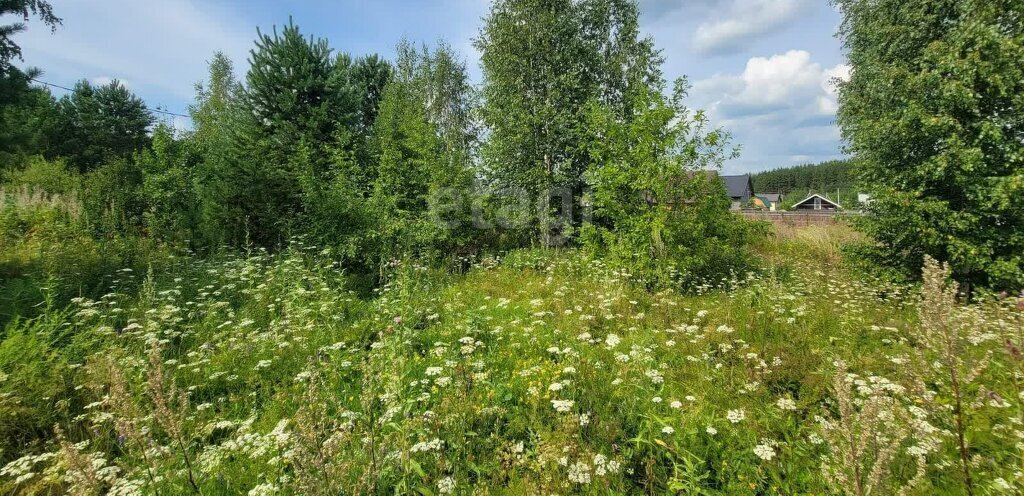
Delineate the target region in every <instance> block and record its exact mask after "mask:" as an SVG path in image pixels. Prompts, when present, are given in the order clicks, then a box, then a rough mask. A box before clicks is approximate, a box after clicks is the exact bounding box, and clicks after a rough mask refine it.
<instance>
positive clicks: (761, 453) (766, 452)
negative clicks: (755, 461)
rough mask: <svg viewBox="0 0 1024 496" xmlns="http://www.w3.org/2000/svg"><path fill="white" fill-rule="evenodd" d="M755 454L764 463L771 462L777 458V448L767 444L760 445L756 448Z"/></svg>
mask: <svg viewBox="0 0 1024 496" xmlns="http://www.w3.org/2000/svg"><path fill="white" fill-rule="evenodd" d="M754 454H755V455H757V457H758V458H760V459H762V460H764V461H769V460H771V459H772V458H775V448H773V447H772V446H771V445H769V444H767V443H765V444H759V445H757V446H754Z"/></svg>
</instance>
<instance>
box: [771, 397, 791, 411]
mask: <svg viewBox="0 0 1024 496" xmlns="http://www.w3.org/2000/svg"><path fill="white" fill-rule="evenodd" d="M775 406H777V407H779V410H782V411H793V410H796V402H795V401H793V400H792V399H791V398H779V401H776V402H775Z"/></svg>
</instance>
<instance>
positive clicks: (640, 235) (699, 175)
mask: <svg viewBox="0 0 1024 496" xmlns="http://www.w3.org/2000/svg"><path fill="white" fill-rule="evenodd" d="M686 90H687V86H686V82H685V80H679V81H677V82H676V85H675V89H674V91H673V94H672V97H671V98H666V97H665V96H663V86H654V87H652V88H650V89H648V90H647V91H636V92H631V93H630V95H629V98H630V99H629V101H628V103H629V105H630V107H631V108H630V109H628V113H629V114H630V115H631V116H632V117H633V118H632V119H630V120H629V121H624V120H622V119H621V118H620V114H619V110H621V109H618V108H616V107H614V106H609V105H603V104H600V103H597V102H595V103H593V104H592V105H591V106H590V109H589V113H588V116H587V125H588V127H589V128H590V129H591V135H592V136H593V137H592V138H591V140H590V141H589V142H587V143H586V146H587V147H588V148H589V151H590V155H591V157H593V159H594V163H595V166H594V168H592V169H591V170H590V171H589V173H588V182H589V184H590V186H591V187H592V188H593V194H592V198H591V200H592V204H593V208H594V222H593V224H591V225H588V226H585V227H584V228H583V238H584V240H585V241H586V244H587V246H588V247H590V248H591V249H592V250H593V251H595V252H596V253H598V254H601V255H604V256H607V257H608V259H609V260H610V261H611V262H612V263H616V264H619V265H621V266H622V267H624V268H625V269H627V270H628V272H629V273H630V274H631V275H632V277H633V278H634V279H635V280H636V281H637V282H639V283H641V284H643V285H645V286H647V287H648V288H663V287H671V288H675V289H692V288H694V287H696V286H698V285H701V284H707V283H711V284H718V283H720V282H721V281H722V280H724V279H726V278H729V277H730V276H732V275H735V274H737V273H742V272H744V271H745V270H747V269H748V268H749V267H751V265H752V263H751V260H752V256H751V254H750V253H749V250H748V249H747V248H748V246H749V244H750V241H751V239H752V235H753V234H754V230H753V226H752V225H751V224H748V223H747V222H746V221H744V220H742V219H740V218H738V217H737V216H735V215H734V214H733V213H731V212H729V200H728V197H727V196H726V194H725V190H724V187H723V186H722V184H721V182H720V181H719V180H718V179H717V176H716V174H715V173H714V172H715V171H717V170H719V169H720V168H721V164H722V162H723V161H724V160H725V159H726V158H730V157H732V156H735V155H734V149H733V148H732V147H731V146H730V144H729V136H728V135H727V134H726V133H724V132H723V131H721V130H719V129H712V128H710V127H709V123H708V118H707V116H706V114H705V113H704V112H703V111H697V112H693V111H691V110H689V109H688V108H686V106H685V105H684V104H683V99H684V97H685V95H686Z"/></svg>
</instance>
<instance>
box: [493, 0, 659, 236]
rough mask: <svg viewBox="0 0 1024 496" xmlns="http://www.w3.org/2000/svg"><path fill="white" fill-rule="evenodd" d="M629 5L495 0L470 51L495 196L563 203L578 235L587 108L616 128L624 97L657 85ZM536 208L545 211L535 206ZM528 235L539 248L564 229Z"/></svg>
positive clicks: (621, 0)
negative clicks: (597, 107)
mask: <svg viewBox="0 0 1024 496" xmlns="http://www.w3.org/2000/svg"><path fill="white" fill-rule="evenodd" d="M637 17H638V8H637V6H636V3H635V2H634V1H632V0H584V1H573V0H555V1H547V0H545V1H541V0H498V1H496V2H495V3H494V5H493V6H492V7H491V12H490V15H489V16H488V18H487V20H486V24H485V26H484V28H483V29H482V30H481V33H480V37H479V38H478V39H477V40H476V46H477V48H478V49H479V50H480V52H481V62H482V65H483V72H484V86H483V97H484V105H483V107H482V109H481V115H482V118H483V121H484V123H485V125H486V126H487V127H488V128H489V131H490V136H489V139H488V140H487V142H486V143H485V145H484V147H483V149H482V158H483V161H484V164H485V172H486V174H487V177H488V179H489V180H490V182H491V184H492V185H494V186H495V187H496V188H497V189H499V190H504V191H521V192H524V193H526V194H527V195H529V196H530V197H531V198H538V197H540V198H542V199H543V198H545V197H547V195H548V194H549V193H550V192H551V191H552V190H557V191H558V192H557V193H555V194H557V195H560V196H562V195H568V196H570V197H571V200H572V202H571V203H572V206H573V211H574V212H577V214H576V218H575V219H573V222H572V224H573V225H576V226H578V224H579V222H580V218H579V216H578V212H579V211H580V208H579V207H580V199H581V198H582V195H583V190H584V187H585V181H584V173H585V171H586V170H587V168H588V166H589V164H590V163H591V160H590V157H588V154H587V148H586V147H582V146H579V144H580V143H584V142H587V141H588V136H587V134H586V132H587V129H586V126H585V125H584V122H585V114H586V109H587V106H588V105H589V103H590V102H591V101H592V100H593V99H595V98H596V99H599V100H601V101H602V102H603V103H605V104H606V105H609V106H610V107H614V108H615V109H616V112H617V115H618V116H619V117H620V118H626V117H627V116H626V115H625V114H624V112H625V111H626V110H628V109H629V108H630V107H629V105H628V104H627V103H626V102H627V101H628V99H629V94H630V93H631V92H632V91H635V90H636V89H638V88H641V87H644V86H646V85H647V84H648V83H649V82H651V81H653V80H654V79H657V74H656V73H655V72H654V68H656V66H657V59H658V56H657V54H656V53H655V52H654V50H653V44H652V43H651V42H650V40H646V39H641V38H639V35H638V31H637V25H638V21H637ZM545 203H546V202H545ZM541 214H542V215H541V216H540V219H541V220H540V222H539V225H538V226H536V227H537V230H538V233H539V234H540V237H541V239H542V240H543V241H544V242H545V243H550V242H552V240H553V239H555V237H554V236H552V234H557V233H559V232H565V231H571V230H572V229H573V225H569V226H560V227H559V226H551V225H546V224H547V222H546V221H545V220H544V219H545V218H546V217H547V215H546V214H547V212H546V211H545V212H541Z"/></svg>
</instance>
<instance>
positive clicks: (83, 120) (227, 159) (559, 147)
mask: <svg viewBox="0 0 1024 496" xmlns="http://www.w3.org/2000/svg"><path fill="white" fill-rule="evenodd" d="M22 3H24V4H25V5H28V6H32V5H37V6H38V5H46V4H45V2H36V1H28V2H24V1H23V2H22ZM56 22H59V20H58V21H56ZM54 26H56V24H54ZM475 44H476V47H477V48H478V49H479V50H480V52H481V54H482V62H481V63H482V69H483V75H484V78H483V82H482V84H480V85H478V86H477V85H473V84H471V83H470V81H469V79H468V75H467V68H466V65H465V62H464V61H463V59H462V58H461V57H460V56H459V55H458V54H457V53H455V51H454V50H453V49H452V48H451V47H450V46H449V45H447V44H446V43H444V42H441V43H438V44H436V45H435V46H427V45H417V44H414V43H412V42H410V41H401V42H399V43H398V45H397V47H396V56H395V57H394V59H393V60H385V59H384V58H382V57H380V56H378V55H369V56H364V57H353V56H351V55H350V54H348V53H345V52H343V51H337V50H335V49H333V48H332V47H330V46H328V44H327V42H326V41H325V40H323V39H321V38H318V37H316V36H307V35H306V34H304V33H303V32H302V31H301V30H300V28H299V26H298V25H296V24H295V23H294V22H292V21H291V20H289V22H288V23H287V24H286V25H284V26H283V27H281V28H274V29H272V30H271V31H269V32H263V31H257V36H256V40H255V42H254V46H253V48H252V50H251V51H250V54H249V58H248V66H247V67H246V68H245V69H244V71H242V72H240V73H239V72H236V68H235V67H233V65H232V63H231V61H230V60H229V59H228V58H227V57H225V56H224V55H223V54H221V53H215V54H214V55H213V57H212V59H211V60H210V62H209V74H208V77H207V78H206V80H205V81H203V82H202V83H200V84H197V86H196V97H195V101H194V103H193V105H192V106H191V107H190V109H189V111H190V115H191V118H192V127H191V129H184V130H182V129H172V128H171V127H169V126H167V125H165V124H163V123H155V121H154V118H153V116H152V114H151V112H149V111H148V109H147V108H146V105H145V104H144V103H143V102H142V101H141V100H140V99H138V98H137V97H136V96H135V95H133V94H132V93H131V92H130V91H129V90H128V89H126V88H125V87H124V86H123V85H122V84H120V83H118V82H112V83H109V84H106V85H102V86H95V85H92V84H89V83H88V82H84V81H83V82H80V83H78V84H77V85H75V87H74V88H73V90H72V91H71V92H70V93H69V94H67V95H65V96H63V97H61V98H59V99H58V98H55V97H54V96H53V95H52V94H51V93H50V92H49V90H48V89H46V88H44V87H40V86H37V85H33V84H30V79H29V75H28V74H27V73H22V72H20V71H19V70H18V69H16V68H13V67H11V68H10V69H9V70H8V71H7V73H6V74H7V81H8V82H10V83H12V84H13V83H14V82H16V83H17V89H18V91H17V92H16V94H15V93H12V94H11V95H10V99H9V100H8V102H7V103H6V104H5V105H4V109H3V123H2V127H3V129H4V130H6V131H7V132H10V133H11V135H10V136H9V137H8V138H9V141H8V142H7V143H5V146H4V147H3V150H4V153H6V157H5V158H6V160H4V164H5V169H6V170H7V172H6V173H5V176H6V180H7V182H8V184H19V183H25V184H29V183H30V184H32V185H33V186H43V187H44V189H48V190H50V191H51V192H55V193H58V192H65V191H56V189H60V188H63V189H69V190H74V191H76V192H77V193H78V195H79V197H80V198H81V201H82V218H83V219H84V222H85V224H86V225H87V226H88V229H90V230H91V232H92V233H93V235H95V236H97V237H101V238H116V237H120V236H145V237H148V238H151V239H157V240H160V241H161V242H164V243H167V244H169V245H172V246H178V247H184V248H188V249H190V250H193V251H198V252H204V251H215V250H219V249H223V248H225V247H229V248H231V247H233V248H245V247H263V248H267V249H276V248H280V247H283V246H285V245H287V244H288V243H289V241H290V240H292V239H294V238H296V237H301V238H303V239H305V240H309V241H310V242H313V243H316V244H318V245H321V246H325V247H328V248H329V249H330V250H333V252H334V253H336V254H337V255H338V257H339V259H340V260H342V264H343V266H344V267H346V268H347V269H348V270H351V271H355V272H361V273H373V272H375V271H377V270H379V268H380V267H382V266H384V265H386V264H388V263H390V262H391V261H392V260H394V259H397V258H403V257H409V256H412V257H417V258H422V259H430V260H441V259H448V258H451V257H452V256H462V255H475V254H479V253H482V252H484V251H489V250H490V251H497V250H507V249H510V248H515V247H519V246H530V245H542V246H564V245H583V244H585V245H587V246H589V247H590V248H592V249H593V250H594V251H596V252H600V253H602V254H604V255H605V256H608V257H612V258H615V259H616V260H618V261H619V262H621V263H623V264H628V265H629V266H631V267H634V268H636V270H635V272H636V275H637V279H638V280H641V281H643V282H644V283H645V284H649V285H652V286H654V285H663V284H672V285H679V284H696V281H697V280H698V279H700V280H706V279H714V280H720V279H721V278H722V277H724V276H726V275H728V274H730V273H732V272H736V271H742V270H744V269H745V268H746V267H747V266H749V264H750V260H751V259H750V255H749V253H748V251H747V250H746V245H747V240H748V239H749V237H750V235H751V233H752V232H754V227H752V226H750V225H748V224H746V223H744V222H743V221H742V220H740V219H736V218H735V217H734V216H732V215H730V214H728V213H727V211H726V208H721V207H722V206H723V205H724V204H725V197H724V193H723V192H722V189H721V185H719V184H718V183H717V181H712V180H707V179H706V178H705V177H704V176H703V175H701V174H695V172H696V171H699V170H704V169H708V168H717V167H720V166H721V162H722V160H724V158H726V157H727V156H729V155H730V154H731V153H732V146H731V144H730V141H729V137H728V135H727V134H726V133H724V132H722V131H721V130H718V129H714V128H713V127H711V126H710V125H709V123H708V122H707V119H706V117H705V116H704V114H703V113H702V112H694V111H691V110H690V109H688V108H687V107H686V106H685V105H684V103H683V98H684V96H685V92H686V89H687V87H688V85H687V83H686V81H685V80H679V81H676V82H674V83H673V84H671V85H670V84H669V82H668V81H666V80H665V78H664V77H663V75H662V73H661V69H660V67H661V64H662V57H661V54H660V52H659V51H658V50H657V49H656V48H655V46H654V43H653V41H652V40H651V39H650V38H648V37H644V36H642V35H641V33H640V31H639V7H638V5H637V3H636V2H635V1H633V0H583V1H578V0H558V1H554V2H550V1H545V2H538V1H535V0H498V1H495V2H494V3H493V4H492V6H491V10H490V13H489V15H488V16H487V18H486V20H485V22H484V25H483V27H482V28H481V30H480V33H479V36H478V37H477V38H476V40H475ZM18 78H20V79H18ZM670 87H671V89H670ZM14 130H19V131H20V132H19V133H14V132H13V131H14ZM641 144H644V146H640V145H641ZM55 185H61V186H60V187H59V188H58V187H56V186H55ZM703 240H711V241H703ZM726 247H731V248H732V249H728V250H727V249H723V248H726ZM681 274H682V275H681Z"/></svg>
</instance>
